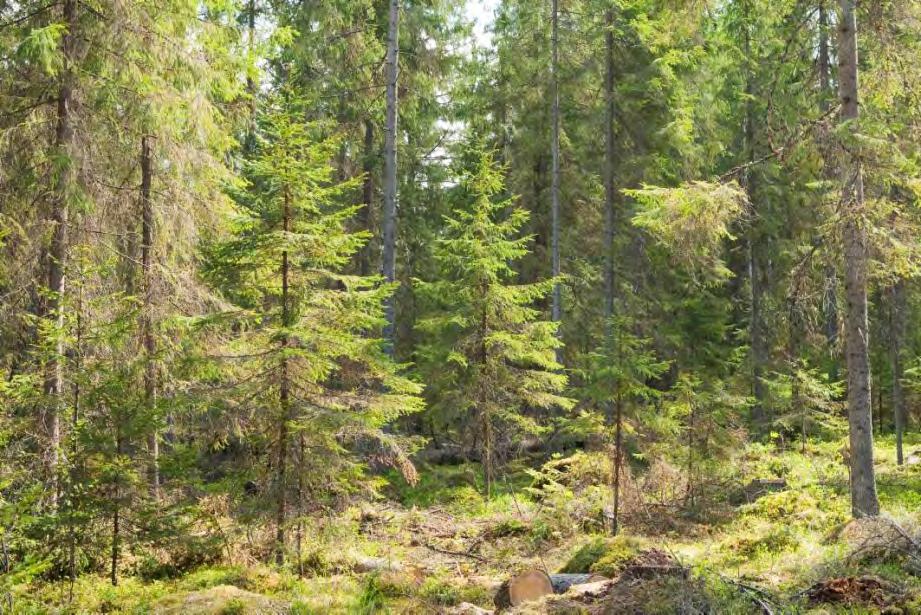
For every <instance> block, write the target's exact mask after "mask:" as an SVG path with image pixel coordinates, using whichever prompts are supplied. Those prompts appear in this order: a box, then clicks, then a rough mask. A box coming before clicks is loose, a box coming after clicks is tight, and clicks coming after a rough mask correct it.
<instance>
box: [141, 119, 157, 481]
mask: <svg viewBox="0 0 921 615" xmlns="http://www.w3.org/2000/svg"><path fill="white" fill-rule="evenodd" d="M150 142H151V137H149V136H147V135H145V136H144V137H142V138H141V275H142V278H143V280H142V281H143V289H144V299H143V305H142V309H141V337H142V339H143V343H144V410H145V412H146V413H147V418H148V420H150V419H151V418H152V417H153V415H154V413H155V412H156V407H157V363H156V356H157V340H156V336H155V335H154V322H153V320H154V319H153V302H154V297H153V286H154V285H153V243H154V215H153V201H152V200H151V198H150V186H151V181H152V176H153V170H152V163H151V155H150ZM147 452H148V454H149V455H150V467H149V468H148V481H149V486H150V495H151V497H153V498H154V499H159V497H160V442H159V434H158V433H157V429H156V427H153V428H152V429H151V431H150V434H148V436H147Z"/></svg>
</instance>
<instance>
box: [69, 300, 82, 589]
mask: <svg viewBox="0 0 921 615" xmlns="http://www.w3.org/2000/svg"><path fill="white" fill-rule="evenodd" d="M76 312H77V313H76V322H75V325H76V331H75V332H74V366H73V368H74V372H76V373H78V374H79V373H80V372H81V371H82V369H83V284H82V283H81V285H80V292H79V295H78V297H77V310H76ZM73 393H74V399H73V408H72V409H71V415H70V477H69V487H70V497H69V498H68V502H67V506H68V508H69V509H70V514H71V518H70V519H69V526H70V532H69V534H70V541H69V542H70V544H68V546H67V572H68V576H69V579H68V580H69V581H70V584H69V587H68V592H67V593H68V595H67V600H68V602H73V599H74V584H75V583H76V582H77V525H76V519H75V518H74V514H75V513H76V510H77V499H76V485H77V452H78V448H77V447H78V446H79V438H78V435H79V434H78V433H77V425H78V424H79V421H80V394H81V390H80V381H79V380H75V381H74V383H73Z"/></svg>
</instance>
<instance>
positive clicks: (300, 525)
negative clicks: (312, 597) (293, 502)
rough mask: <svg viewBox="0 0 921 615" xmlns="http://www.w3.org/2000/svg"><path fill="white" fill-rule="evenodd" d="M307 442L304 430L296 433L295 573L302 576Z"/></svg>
mask: <svg viewBox="0 0 921 615" xmlns="http://www.w3.org/2000/svg"><path fill="white" fill-rule="evenodd" d="M306 449H307V443H306V442H305V441H304V432H303V431H299V432H298V434H297V462H298V468H297V574H298V576H300V577H303V576H304V552H303V545H304V459H305V451H306Z"/></svg>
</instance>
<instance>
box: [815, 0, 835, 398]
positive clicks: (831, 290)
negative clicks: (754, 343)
mask: <svg viewBox="0 0 921 615" xmlns="http://www.w3.org/2000/svg"><path fill="white" fill-rule="evenodd" d="M819 87H820V90H821V96H820V97H819V110H820V111H821V112H822V115H825V114H826V113H827V112H828V109H829V101H830V100H831V98H832V96H833V95H834V92H833V91H832V87H831V53H830V50H829V44H828V10H827V9H826V7H825V0H821V2H820V3H819ZM824 138H825V139H826V140H827V139H828V135H827V134H826V135H824ZM822 148H823V149H825V150H827V149H828V144H827V143H823V144H822ZM826 158H827V156H826ZM823 175H825V176H826V179H830V178H831V166H830V165H828V164H827V163H826V165H825V170H824V173H823ZM837 288H838V274H837V272H836V271H835V265H834V263H833V262H832V261H831V259H829V262H828V263H827V264H826V266H825V297H824V300H823V302H822V304H823V305H822V307H823V308H824V310H823V311H824V316H825V327H824V328H825V342H826V344H827V345H828V356H829V359H830V361H831V368H830V370H829V374H828V376H829V378H830V379H831V380H837V379H838V362H837V360H835V359H834V355H835V346H836V345H837V343H838V293H837Z"/></svg>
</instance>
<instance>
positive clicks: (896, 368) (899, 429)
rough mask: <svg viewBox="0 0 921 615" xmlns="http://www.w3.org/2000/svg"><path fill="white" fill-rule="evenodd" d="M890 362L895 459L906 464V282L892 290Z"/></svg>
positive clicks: (900, 283) (899, 282)
mask: <svg viewBox="0 0 921 615" xmlns="http://www.w3.org/2000/svg"><path fill="white" fill-rule="evenodd" d="M889 310H890V311H889V361H890V363H891V368H892V415H893V419H894V422H895V458H896V462H897V463H898V465H902V463H904V458H903V451H902V436H903V434H904V432H905V396H904V395H903V393H902V376H903V373H902V343H903V340H904V338H905V281H904V280H899V281H898V282H896V283H895V284H894V285H893V286H892V289H891V290H890V304H889Z"/></svg>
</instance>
